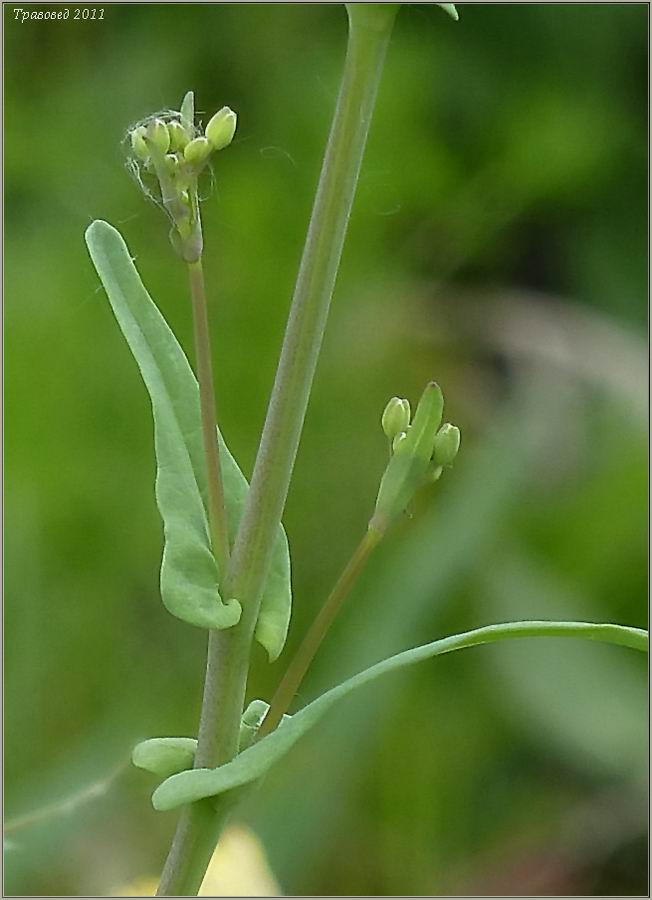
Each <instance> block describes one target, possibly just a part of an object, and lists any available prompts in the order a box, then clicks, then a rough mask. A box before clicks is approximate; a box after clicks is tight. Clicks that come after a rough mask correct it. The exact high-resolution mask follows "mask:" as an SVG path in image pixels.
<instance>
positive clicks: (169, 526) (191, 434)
mask: <svg viewBox="0 0 652 900" xmlns="http://www.w3.org/2000/svg"><path fill="white" fill-rule="evenodd" d="M86 243H87V245H88V250H89V252H90V255H91V259H92V260H93V263H94V265H95V268H96V269H97V272H98V274H99V276H100V279H101V281H102V284H103V285H104V289H105V290H106V293H107V295H108V298H109V302H110V304H111V308H112V309H113V312H114V314H115V317H116V319H117V321H118V325H119V326H120V328H121V330H122V333H123V334H124V336H125V338H126V340H127V343H128V344H129V348H130V349H131V352H132V353H133V355H134V358H135V359H136V362H137V364H138V368H139V369H140V372H141V375H142V377H143V380H144V382H145V386H146V387H147V390H148V392H149V396H150V399H151V402H152V412H153V416H154V443H155V450H156V461H157V474H156V502H157V505H158V508H159V511H160V513H161V517H162V519H163V526H164V533H165V547H164V551H163V560H162V563H161V597H162V599H163V603H164V604H165V606H166V608H167V609H168V610H169V611H170V612H171V613H172V614H173V615H175V616H177V617H178V618H180V619H183V621H185V622H188V623H190V624H191V625H197V626H199V627H202V628H218V629H219V628H229V627H231V626H233V625H235V624H236V623H237V622H238V620H239V618H240V613H241V607H240V604H239V603H238V600H237V599H235V598H222V597H221V596H220V592H219V584H220V579H221V576H222V575H223V573H221V572H220V571H219V569H218V565H217V562H216V560H215V557H214V556H213V553H212V550H211V544H210V537H209V527H208V514H207V488H206V462H205V458H204V449H203V444H202V432H201V414H200V406H199V387H198V385H197V380H196V379H195V376H194V374H193V372H192V369H191V368H190V364H189V363H188V360H187V358H186V356H185V354H184V352H183V350H182V349H181V347H180V346H179V344H178V342H177V340H176V338H175V336H174V334H173V333H172V331H171V330H170V328H169V326H168V325H167V323H166V321H165V319H164V318H163V316H162V315H161V313H160V312H159V310H158V309H157V307H156V305H155V304H154V302H153V301H152V299H151V298H150V296H149V294H148V293H147V291H146V289H145V287H144V286H143V283H142V281H141V280H140V276H139V275H138V272H137V271H136V268H135V266H134V264H133V261H132V258H131V255H130V254H129V250H128V248H127V245H126V244H125V242H124V240H123V239H122V237H121V235H120V233H119V232H118V231H116V229H115V228H113V227H112V226H111V225H109V224H108V223H107V222H101V221H97V222H93V224H92V225H90V227H89V228H88V230H87V231H86ZM217 438H218V441H219V446H220V460H221V465H222V476H223V480H224V490H225V501H226V512H227V519H228V525H229V532H230V536H231V539H233V537H234V536H235V533H236V530H237V527H238V523H239V521H240V517H241V515H242V512H243V509H244V503H245V500H246V496H247V491H248V489H249V486H248V484H247V481H246V479H245V477H244V475H243V474H242V472H241V471H240V469H239V467H238V465H237V463H236V461H235V460H234V459H233V457H232V456H231V454H230V453H229V450H228V448H227V447H226V445H225V443H224V441H223V439H222V436H221V435H220V434H219V431H218V435H217ZM290 609H291V586H290V557H289V550H288V544H287V538H286V536H285V532H284V531H283V529H282V528H280V529H279V533H278V537H277V539H276V545H275V548H274V557H273V562H272V569H271V572H270V576H269V578H268V582H267V586H266V589H265V591H264V594H263V600H262V605H261V611H260V615H259V618H258V623H257V626H256V637H257V639H258V641H259V642H260V643H261V644H262V645H263V646H264V647H265V649H266V650H267V652H268V654H269V657H270V659H272V660H273V659H276V657H277V656H278V655H279V653H280V652H281V650H282V648H283V644H284V642H285V637H286V634H287V629H288V625H289V620H290Z"/></svg>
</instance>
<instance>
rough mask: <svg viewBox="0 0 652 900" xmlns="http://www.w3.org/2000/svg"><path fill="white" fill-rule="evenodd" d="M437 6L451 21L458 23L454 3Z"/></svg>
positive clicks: (457, 14) (458, 18)
mask: <svg viewBox="0 0 652 900" xmlns="http://www.w3.org/2000/svg"><path fill="white" fill-rule="evenodd" d="M437 6H440V7H441V8H442V9H443V10H444V12H447V13H448V15H449V16H450V17H451V19H453V20H454V21H455V22H459V20H460V17H459V13H458V12H457V10H456V9H455V4H454V3H438V4H437Z"/></svg>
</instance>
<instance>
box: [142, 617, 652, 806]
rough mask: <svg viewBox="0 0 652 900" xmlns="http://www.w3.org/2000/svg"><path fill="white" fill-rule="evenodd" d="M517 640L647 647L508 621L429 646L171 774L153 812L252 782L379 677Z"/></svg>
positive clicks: (615, 628) (565, 626) (584, 628)
mask: <svg viewBox="0 0 652 900" xmlns="http://www.w3.org/2000/svg"><path fill="white" fill-rule="evenodd" d="M523 637H578V638H585V639H588V640H594V641H603V642H605V643H610V644H620V645H621V646H625V647H630V648H632V649H635V650H641V651H646V650H647V646H648V633H647V631H642V630H641V629H639V628H629V627H626V626H623V625H603V624H594V623H588V622H508V623H505V624H500V625H487V626H485V627H484V628H477V629H475V630H474V631H467V632H464V633H463V634H456V635H453V636H452V637H447V638H443V639H441V640H438V641H433V642H432V643H430V644H425V645H424V646H422V647H416V648H415V649H413V650H406V651H405V652H403V653H398V654H397V655H396V656H391V657H390V658H389V659H386V660H383V661H382V662H379V663H377V664H376V665H375V666H371V668H369V669H366V670H365V671H364V672H360V673H359V674H358V675H355V676H354V677H353V678H349V680H348V681H345V682H343V684H340V685H338V686H337V687H335V688H332V689H331V690H330V691H328V692H327V693H325V694H322V696H321V697H319V698H318V699H317V700H315V701H313V702H312V703H310V704H308V706H305V707H304V708H303V709H302V710H300V711H299V712H297V713H295V714H294V715H293V716H291V717H290V718H289V719H288V720H287V721H285V722H284V723H283V724H282V725H281V726H280V727H279V728H278V729H277V730H276V731H274V732H272V734H270V735H268V736H267V737H265V738H263V739H262V740H261V741H260V742H259V743H257V744H254V745H253V746H252V747H250V748H249V749H248V750H245V751H244V752H243V753H241V754H240V755H238V756H237V757H236V758H235V759H234V760H233V761H232V762H230V763H227V764H226V765H224V766H220V767H219V768H217V769H193V770H192V771H186V772H180V773H179V774H177V775H173V776H172V777H170V778H168V779H167V780H166V781H164V782H163V783H162V784H161V785H159V787H158V788H157V789H156V791H155V792H154V795H153V797H152V802H153V804H154V807H155V808H156V809H159V810H167V809H175V808H176V807H178V806H182V805H183V804H185V803H192V802H195V801H196V800H200V799H202V798H204V797H213V796H217V795H218V794H222V793H224V792H225V791H229V790H232V789H233V788H237V787H241V786H243V785H245V784H248V783H249V782H252V781H255V780H256V779H258V778H260V777H261V776H262V775H264V774H265V772H266V771H267V770H268V769H269V768H270V767H271V766H272V765H274V763H275V762H277V761H278V760H279V759H281V757H283V756H284V755H285V754H286V753H287V752H288V750H290V748H291V747H292V746H293V745H294V744H295V743H296V741H298V740H299V738H300V737H301V736H302V735H303V734H305V733H306V732H307V731H308V730H309V729H310V728H312V726H313V725H314V724H315V723H316V722H317V721H318V720H319V719H320V718H321V717H322V716H323V715H324V713H325V712H326V711H327V710H328V709H330V707H331V706H332V705H333V704H334V703H335V702H336V701H337V700H340V699H341V698H342V697H345V696H346V695H347V694H349V693H350V692H351V691H353V690H355V689H356V688H359V687H362V685H364V684H366V683H367V682H369V681H373V680H374V679H375V678H378V677H379V676H380V675H384V674H386V673H387V672H393V671H395V670H396V669H402V668H404V667H405V666H410V665H413V664H414V663H417V662H420V661H421V660H424V659H429V658H430V657H432V656H439V655H441V654H443V653H450V652H452V651H453V650H462V649H464V648H466V647H473V646H476V645H478V644H488V643H492V642H493V641H501V640H509V639H513V638H523Z"/></svg>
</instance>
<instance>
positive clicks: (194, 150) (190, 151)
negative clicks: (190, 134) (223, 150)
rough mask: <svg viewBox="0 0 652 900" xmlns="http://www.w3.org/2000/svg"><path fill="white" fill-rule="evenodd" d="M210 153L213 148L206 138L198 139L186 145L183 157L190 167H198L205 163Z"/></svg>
mask: <svg viewBox="0 0 652 900" xmlns="http://www.w3.org/2000/svg"><path fill="white" fill-rule="evenodd" d="M212 152H213V147H212V145H211V144H210V143H209V142H208V141H207V140H206V138H205V137H198V138H194V139H193V140H192V141H190V143H189V144H186V146H185V148H184V151H183V156H184V159H185V161H186V162H187V163H189V164H190V165H191V166H199V165H201V164H202V163H205V162H206V160H207V159H208V157H209V156H210V155H211V153H212Z"/></svg>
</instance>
